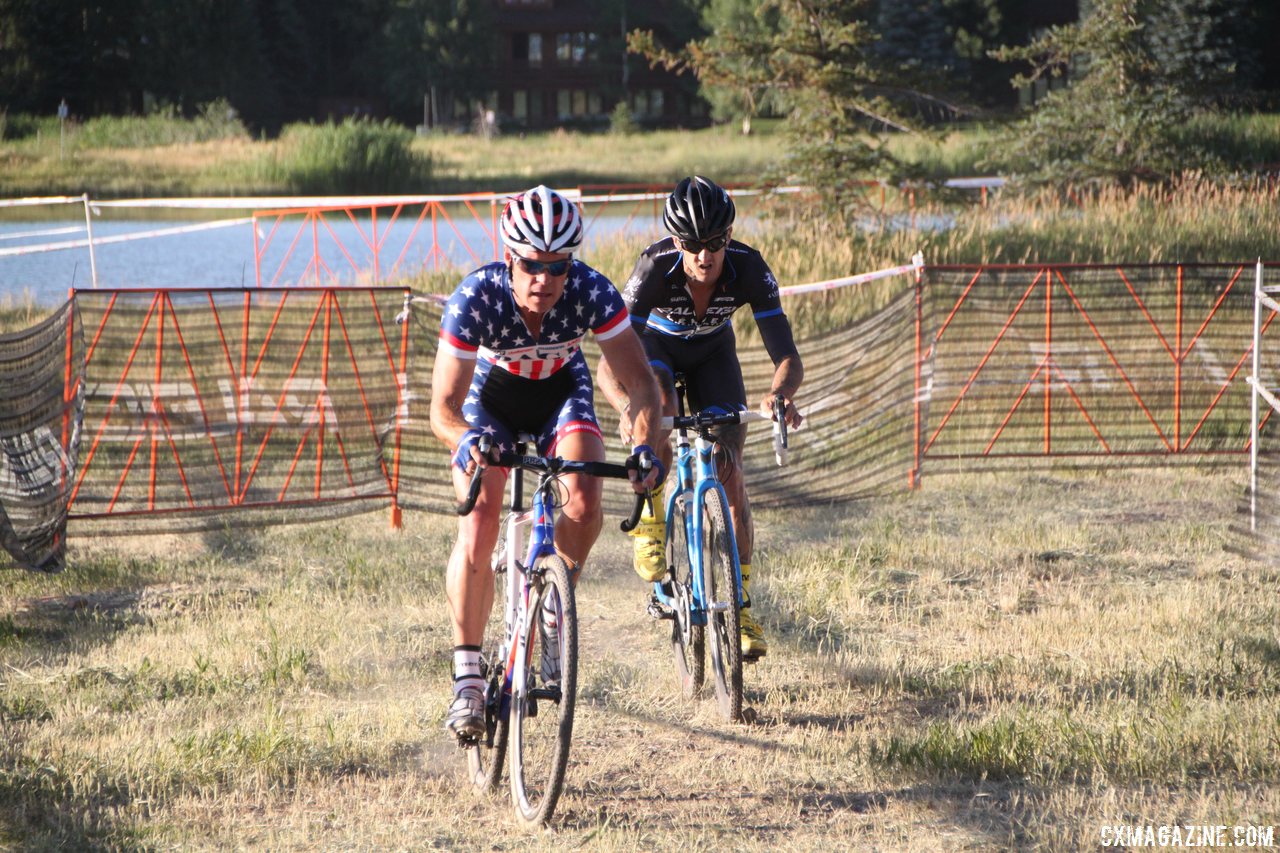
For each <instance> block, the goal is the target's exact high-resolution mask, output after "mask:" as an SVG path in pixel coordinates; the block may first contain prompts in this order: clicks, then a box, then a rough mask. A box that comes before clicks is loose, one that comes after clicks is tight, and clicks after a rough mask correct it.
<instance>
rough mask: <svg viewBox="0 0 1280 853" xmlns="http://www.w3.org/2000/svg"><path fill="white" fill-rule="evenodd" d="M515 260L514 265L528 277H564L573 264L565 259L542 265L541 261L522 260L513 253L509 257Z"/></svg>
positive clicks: (568, 259) (569, 259)
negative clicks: (544, 275) (517, 265)
mask: <svg viewBox="0 0 1280 853" xmlns="http://www.w3.org/2000/svg"><path fill="white" fill-rule="evenodd" d="M511 256H512V257H513V258H515V259H516V263H517V264H519V265H520V269H522V270H524V271H525V272H527V273H528V274H529V275H542V274H543V273H544V272H545V273H546V274H547V275H553V276H556V275H564V274H565V273H567V272H568V271H569V265H570V264H572V263H573V258H565V259H564V260H562V261H552V262H551V263H543V262H542V261H532V260H530V259H528V258H522V257H520V256H519V255H517V254H515V253H514V252H513V253H512V255H511Z"/></svg>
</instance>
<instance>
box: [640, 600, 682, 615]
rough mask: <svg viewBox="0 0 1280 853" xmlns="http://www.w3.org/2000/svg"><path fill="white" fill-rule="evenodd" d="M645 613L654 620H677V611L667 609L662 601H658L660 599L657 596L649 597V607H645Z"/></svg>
mask: <svg viewBox="0 0 1280 853" xmlns="http://www.w3.org/2000/svg"><path fill="white" fill-rule="evenodd" d="M645 612H647V613H648V614H649V615H650V616H651V617H652V618H654V619H674V618H676V614H675V611H674V610H672V609H670V608H669V607H665V606H664V605H663V604H662V602H661V601H658V597H657V596H656V595H651V596H649V605H648V606H647V607H645Z"/></svg>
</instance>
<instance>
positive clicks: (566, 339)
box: [441, 261, 625, 379]
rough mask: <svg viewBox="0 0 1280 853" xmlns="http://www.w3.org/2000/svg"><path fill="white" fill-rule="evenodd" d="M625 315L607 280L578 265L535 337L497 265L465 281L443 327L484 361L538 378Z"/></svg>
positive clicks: (504, 272)
mask: <svg viewBox="0 0 1280 853" xmlns="http://www.w3.org/2000/svg"><path fill="white" fill-rule="evenodd" d="M508 308H509V309H510V310H508ZM623 310H625V305H624V303H623V301H622V297H621V294H619V293H618V292H617V290H616V289H614V287H613V285H612V284H611V283H610V282H609V279H608V278H606V277H605V276H604V275H602V274H601V273H599V272H598V271H596V270H593V269H591V268H590V267H588V266H587V265H586V264H583V263H582V262H580V261H574V262H573V266H572V268H571V272H570V274H569V276H568V278H567V279H566V284H565V289H564V292H563V293H562V295H561V297H560V299H559V300H558V301H557V302H556V304H555V305H553V306H552V307H551V308H550V309H549V310H548V311H547V313H546V314H545V315H543V317H542V318H541V325H540V326H539V328H538V334H537V336H536V338H535V337H534V336H533V335H532V334H531V333H530V331H529V328H528V326H527V324H526V321H525V320H524V318H523V317H522V316H521V314H520V311H519V308H518V306H517V304H516V302H515V295H514V293H513V292H512V290H511V284H510V274H509V272H508V269H507V267H506V266H505V265H504V264H502V263H496V262H495V263H492V264H488V265H486V266H484V267H481V268H480V269H478V270H476V271H475V272H473V273H472V274H471V275H469V276H468V277H467V278H465V279H463V281H462V282H461V284H459V285H458V287H457V289H456V290H455V291H454V292H453V295H452V296H451V297H450V299H449V303H448V308H447V309H446V311H445V314H444V317H443V318H442V320H441V324H442V327H443V329H444V331H445V332H446V333H448V334H449V335H452V336H453V338H454V339H456V340H457V341H459V342H461V344H463V345H467V346H474V347H476V348H477V349H478V350H479V351H480V352H479V356H480V357H481V358H485V359H490V360H492V361H493V362H495V363H499V364H503V365H507V366H508V369H510V370H511V371H512V372H515V373H518V374H519V375H522V376H530V377H532V378H535V379H540V378H545V377H546V376H549V375H551V373H552V372H554V371H555V370H558V369H561V368H563V367H564V366H566V365H567V364H568V363H569V362H570V361H572V360H573V359H575V358H576V357H577V356H578V353H579V352H580V351H581V344H582V339H583V337H584V336H585V335H586V334H587V332H588V331H590V330H591V329H597V328H599V327H600V325H601V324H603V323H605V322H606V321H608V320H611V319H612V318H613V317H614V316H615V315H616V314H618V313H619V312H621V311H623ZM517 364H519V365H521V367H520V368H519V369H518V370H517V369H516V367H515V366H514V365H517Z"/></svg>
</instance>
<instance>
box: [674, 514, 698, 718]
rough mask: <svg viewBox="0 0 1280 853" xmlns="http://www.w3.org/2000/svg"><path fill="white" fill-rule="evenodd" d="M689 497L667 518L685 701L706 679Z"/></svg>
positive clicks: (679, 667)
mask: <svg viewBox="0 0 1280 853" xmlns="http://www.w3.org/2000/svg"><path fill="white" fill-rule="evenodd" d="M686 497H687V496H686V495H680V496H678V497H677V498H676V500H675V502H674V504H673V508H672V511H671V514H670V516H669V517H668V518H667V565H668V566H670V567H671V577H672V582H671V607H672V610H673V611H674V614H675V618H674V619H672V620H671V652H672V655H673V656H674V657H675V660H676V678H677V679H678V680H679V682H680V693H681V694H682V695H683V696H684V698H686V699H692V698H693V697H694V696H696V695H697V693H698V690H699V688H701V687H702V682H703V679H704V677H705V665H704V658H705V649H706V632H705V630H704V629H703V626H702V625H695V624H694V623H693V607H692V605H693V565H692V563H691V562H690V560H689V528H688V507H687V506H686Z"/></svg>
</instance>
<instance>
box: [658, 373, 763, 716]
mask: <svg viewBox="0 0 1280 853" xmlns="http://www.w3.org/2000/svg"><path fill="white" fill-rule="evenodd" d="M684 400H685V385H684V377H683V376H681V375H677V376H676V404H677V407H678V408H677V414H676V416H675V417H674V418H664V419H663V426H664V427H672V428H674V429H675V430H676V431H677V432H676V438H675V442H676V447H675V450H676V454H675V465H674V466H673V467H674V471H673V472H672V476H671V477H669V478H668V482H669V483H670V484H671V485H670V486H668V495H667V502H666V516H667V535H666V540H667V542H666V549H667V566H668V569H669V571H670V575H669V577H668V578H665V579H664V580H662V581H658V582H657V583H655V584H654V585H653V596H652V598H651V599H650V603H649V612H650V614H651V615H652V616H653V617H654V618H657V619H669V620H671V650H672V652H673V654H674V656H675V662H676V675H677V677H678V678H679V681H680V688H681V692H682V693H683V694H684V696H685V698H690V699H691V698H693V697H694V696H696V695H697V693H698V691H699V690H700V689H701V687H702V684H703V681H704V679H705V662H704V661H705V658H706V657H707V652H706V647H707V640H706V638H707V634H708V633H710V635H711V643H710V647H711V648H710V660H711V672H712V675H713V678H714V681H715V693H716V701H717V704H718V705H719V708H720V713H721V715H722V716H724V718H725V719H727V720H730V721H733V722H738V721H740V720H741V719H742V661H743V658H742V647H741V645H740V642H739V639H738V633H739V629H740V615H739V614H740V610H741V607H742V570H741V567H740V566H739V563H738V545H737V540H736V539H735V537H734V533H733V518H732V516H731V515H730V513H729V500H728V497H727V496H726V494H725V491H724V486H723V485H721V483H720V478H719V476H718V475H717V474H716V463H715V437H714V436H713V434H712V428H713V427H716V426H721V425H725V424H741V423H748V422H750V421H757V420H771V419H770V418H769V417H768V416H766V415H762V414H759V413H757V412H747V411H730V412H726V411H724V410H723V409H720V408H711V409H706V410H704V411H702V412H698V413H696V414H693V415H686V414H685V413H684V405H685V404H684ZM774 405H775V411H777V412H782V411H783V408H782V407H783V401H782V398H781V396H778V397H775V398H774ZM691 431H692V432H694V433H695V434H696V436H697V437H696V439H695V441H694V443H693V444H692V446H691V445H690V442H689V433H690V432H691ZM773 442H774V455H775V458H776V460H777V462H778V464H779V465H782V464H784V463H785V460H786V451H787V427H786V422H785V421H783V420H782V419H781V418H778V419H774V420H773Z"/></svg>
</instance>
